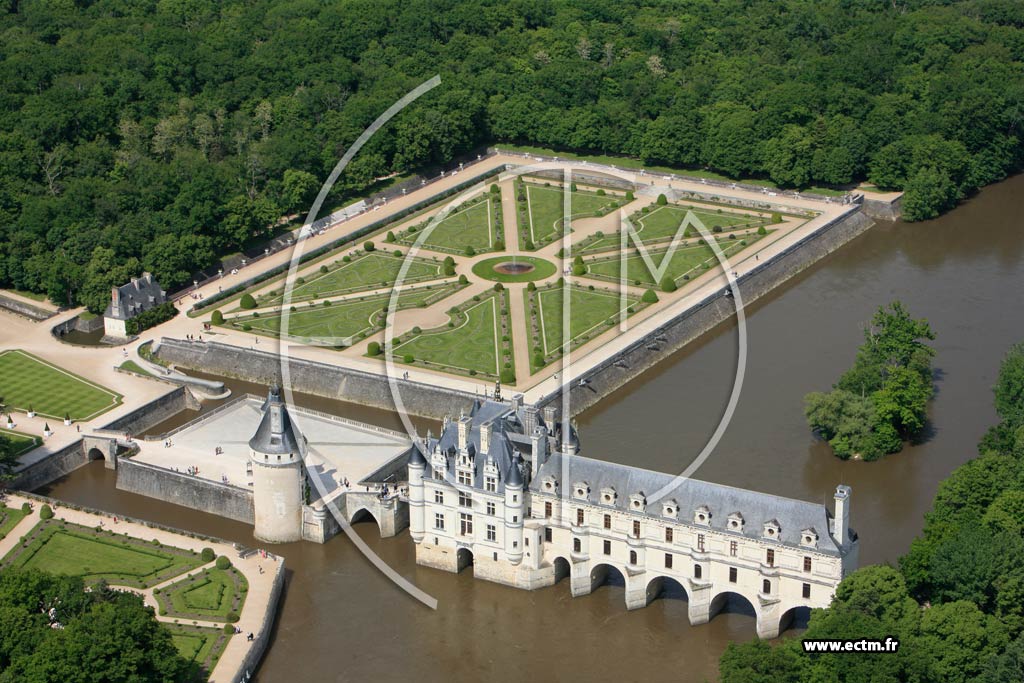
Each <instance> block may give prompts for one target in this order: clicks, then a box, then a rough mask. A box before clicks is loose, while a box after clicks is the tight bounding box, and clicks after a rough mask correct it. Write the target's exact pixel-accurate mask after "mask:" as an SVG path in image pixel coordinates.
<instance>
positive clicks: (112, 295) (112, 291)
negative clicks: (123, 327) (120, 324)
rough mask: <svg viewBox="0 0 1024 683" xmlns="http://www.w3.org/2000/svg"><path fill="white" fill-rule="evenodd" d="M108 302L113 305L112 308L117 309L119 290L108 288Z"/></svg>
mask: <svg viewBox="0 0 1024 683" xmlns="http://www.w3.org/2000/svg"><path fill="white" fill-rule="evenodd" d="M110 301H111V303H112V304H114V308H117V307H118V306H120V305H121V290H119V289H118V288H117V287H111V288H110Z"/></svg>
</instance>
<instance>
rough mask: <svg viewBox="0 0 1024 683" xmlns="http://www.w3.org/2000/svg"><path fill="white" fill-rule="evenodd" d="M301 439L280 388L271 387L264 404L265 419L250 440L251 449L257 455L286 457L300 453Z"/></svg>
mask: <svg viewBox="0 0 1024 683" xmlns="http://www.w3.org/2000/svg"><path fill="white" fill-rule="evenodd" d="M299 443H300V438H299V435H298V432H297V430H296V429H295V426H294V425H293V424H292V420H291V417H289V415H288V409H287V408H286V407H285V405H284V401H282V400H281V392H280V389H278V387H277V386H276V385H275V386H272V387H270V391H269V392H268V393H267V400H266V401H265V402H264V403H263V418H262V419H261V420H260V426H259V427H257V428H256V433H255V434H254V435H253V437H252V438H251V439H249V448H251V449H252V450H254V451H256V452H257V453H269V454H270V455H275V454H277V455H285V454H288V453H299Z"/></svg>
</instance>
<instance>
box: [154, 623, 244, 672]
mask: <svg viewBox="0 0 1024 683" xmlns="http://www.w3.org/2000/svg"><path fill="white" fill-rule="evenodd" d="M161 625H162V626H163V627H164V628H166V629H167V630H168V631H170V632H171V641H172V642H173V643H174V647H176V648H177V649H178V652H179V653H181V656H182V657H184V658H185V659H189V660H192V661H193V662H197V663H199V664H200V665H202V666H203V667H204V668H205V669H206V671H207V672H210V671H213V667H214V666H215V665H216V664H217V660H218V659H220V656H221V654H223V652H224V648H225V647H227V644H228V642H230V640H231V638H232V637H233V636H230V635H226V634H225V633H223V631H221V630H220V629H215V628H209V627H205V626H193V625H191V624H171V623H166V622H164V623H162V624H161Z"/></svg>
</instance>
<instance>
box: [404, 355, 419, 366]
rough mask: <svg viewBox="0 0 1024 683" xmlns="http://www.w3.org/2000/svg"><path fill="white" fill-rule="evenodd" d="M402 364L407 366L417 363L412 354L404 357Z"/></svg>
mask: <svg viewBox="0 0 1024 683" xmlns="http://www.w3.org/2000/svg"><path fill="white" fill-rule="evenodd" d="M402 362H403V363H406V364H407V365H412V364H413V363H415V362H416V359H415V358H414V357H413V355H412V354H411V353H407V354H405V355H404V356H402Z"/></svg>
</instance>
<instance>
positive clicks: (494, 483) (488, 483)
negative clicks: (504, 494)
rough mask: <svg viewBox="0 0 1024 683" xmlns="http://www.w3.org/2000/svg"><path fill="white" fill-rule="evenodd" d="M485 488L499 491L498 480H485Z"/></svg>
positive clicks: (489, 478)
mask: <svg viewBox="0 0 1024 683" xmlns="http://www.w3.org/2000/svg"><path fill="white" fill-rule="evenodd" d="M484 488H486V489H487V490H488V491H491V492H494V491H497V490H498V480H497V479H495V478H494V477H487V478H486V479H484Z"/></svg>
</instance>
